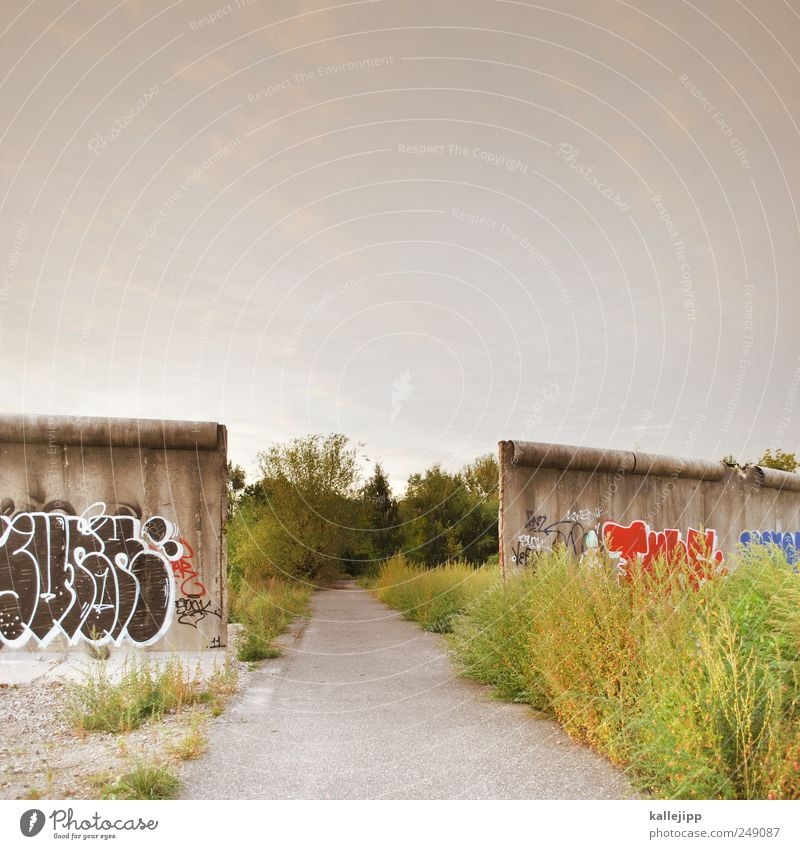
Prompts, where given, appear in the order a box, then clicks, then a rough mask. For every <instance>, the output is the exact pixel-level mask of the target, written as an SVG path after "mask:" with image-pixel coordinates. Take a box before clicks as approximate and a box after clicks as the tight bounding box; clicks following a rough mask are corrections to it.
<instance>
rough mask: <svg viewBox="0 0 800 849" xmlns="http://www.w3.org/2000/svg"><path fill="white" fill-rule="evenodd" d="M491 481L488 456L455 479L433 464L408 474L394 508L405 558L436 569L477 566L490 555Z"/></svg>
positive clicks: (493, 470)
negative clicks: (456, 563)
mask: <svg viewBox="0 0 800 849" xmlns="http://www.w3.org/2000/svg"><path fill="white" fill-rule="evenodd" d="M497 480H498V466H497V461H496V460H495V459H494V457H493V456H492V455H490V454H487V455H485V456H483V457H479V458H478V459H477V460H475V461H474V462H473V463H470V464H469V465H467V466H466V467H465V468H464V470H463V471H462V472H460V473H457V474H451V473H449V472H446V471H444V470H443V469H442V468H441V466H439V465H435V466H432V467H431V468H430V469H428V470H427V471H426V472H425V473H424V474H421V475H420V474H416V475H412V476H411V477H410V478H409V479H408V486H407V488H406V495H405V498H404V499H403V501H402V502H401V505H400V507H401V515H402V518H403V519H404V520H405V521H406V522H407V524H406V525H405V526H404V528H405V533H404V537H405V539H404V548H405V551H406V555H407V556H408V557H409V558H410V559H411V560H415V561H417V562H421V563H425V564H426V565H429V566H436V565H438V564H440V563H444V562H446V561H447V560H453V559H455V558H464V559H466V560H469V561H470V562H472V563H482V562H484V561H485V560H486V559H487V558H489V557H491V556H492V555H493V554H496V553H497V545H498V543H497V514H498V506H499V505H498V501H497Z"/></svg>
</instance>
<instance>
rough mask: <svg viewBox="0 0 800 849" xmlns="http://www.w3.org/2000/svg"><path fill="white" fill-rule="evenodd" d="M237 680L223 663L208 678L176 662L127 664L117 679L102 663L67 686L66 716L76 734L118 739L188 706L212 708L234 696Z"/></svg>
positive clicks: (145, 661) (146, 661) (232, 671)
mask: <svg viewBox="0 0 800 849" xmlns="http://www.w3.org/2000/svg"><path fill="white" fill-rule="evenodd" d="M236 680H237V673H236V668H235V667H234V666H233V665H232V664H227V663H226V664H225V665H224V666H222V667H217V668H216V669H215V670H214V672H213V673H212V674H211V676H210V677H209V678H207V679H206V678H204V677H203V676H202V675H201V674H200V671H199V669H198V670H195V672H194V673H192V672H190V670H189V668H188V667H187V666H185V665H184V664H183V663H182V662H181V660H180V658H178V657H173V658H170V660H168V661H167V662H166V663H164V664H158V663H155V662H151V661H149V660H137V659H135V658H134V659H131V660H129V661H128V662H126V664H125V666H124V667H123V669H122V672H121V674H120V675H119V677H115V676H112V675H109V672H108V667H107V665H106V664H105V662H102V663H99V664H98V665H97V666H96V667H94V668H93V669H92V670H91V671H89V672H87V673H86V674H85V677H84V680H83V681H82V682H81V683H79V684H73V685H71V686H70V688H69V691H68V705H67V713H68V716H69V719H70V721H71V724H72V726H73V727H74V728H75V730H76V731H78V732H93V731H103V732H107V733H111V734H119V733H123V732H127V731H132V730H133V729H134V728H138V727H139V726H140V725H142V724H143V723H144V722H147V721H149V720H151V719H158V718H160V717H162V716H163V715H164V714H167V713H174V712H177V711H180V710H182V709H183V708H184V707H187V706H189V705H195V704H211V705H212V707H213V705H214V704H216V703H218V702H220V701H221V700H224V698H225V697H226V696H228V695H230V694H231V693H233V692H234V690H235V689H236Z"/></svg>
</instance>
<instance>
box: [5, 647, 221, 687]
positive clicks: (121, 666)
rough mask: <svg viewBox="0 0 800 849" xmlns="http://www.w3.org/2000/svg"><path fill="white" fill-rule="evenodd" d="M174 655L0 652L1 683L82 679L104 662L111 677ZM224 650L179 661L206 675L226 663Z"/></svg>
mask: <svg viewBox="0 0 800 849" xmlns="http://www.w3.org/2000/svg"><path fill="white" fill-rule="evenodd" d="M175 657H176V655H175V652H171V651H142V650H139V651H135V650H128V651H121V650H117V651H114V652H111V653H110V654H109V656H108V658H107V659H106V660H97V659H95V658H93V657H91V656H90V655H89V653H88V652H87V651H84V652H62V653H61V654H55V653H54V652H40V653H39V654H31V653H30V652H16V653H11V652H6V653H4V654H0V684H4V685H8V686H18V687H22V686H27V685H29V684H37V683H39V682H42V681H74V682H80V681H83V680H85V678H86V676H87V674H89V675H90V674H92V673H94V672H96V671H97V669H98V665H99V664H105V667H106V673H107V675H108V677H109V679H110V680H112V681H113V680H115V679H117V678H119V677H121V676H122V674H123V673H124V671H125V668H126V666H128V665H129V664H130V663H131V662H146V663H150V664H153V665H154V666H159V665H163V664H166V663H169V662H170V661H171V660H173V659H174V658H175ZM225 657H226V655H225V653H223V652H209V651H198V652H181V653H180V655H179V658H180V661H181V663H182V664H183V665H184V667H185V668H186V669H187V670H189V672H190V673H191V674H194V673H195V672H197V673H198V674H200V675H201V676H202V677H204V678H208V677H209V676H210V675H211V674H212V673H213V672H214V670H215V669H219V668H221V667H222V666H223V665H224V663H225Z"/></svg>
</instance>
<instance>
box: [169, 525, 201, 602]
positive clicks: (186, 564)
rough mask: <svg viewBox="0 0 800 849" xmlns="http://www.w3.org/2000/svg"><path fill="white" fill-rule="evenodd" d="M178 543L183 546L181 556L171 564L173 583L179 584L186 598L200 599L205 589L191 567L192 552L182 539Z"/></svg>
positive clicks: (195, 571)
mask: <svg viewBox="0 0 800 849" xmlns="http://www.w3.org/2000/svg"><path fill="white" fill-rule="evenodd" d="M180 543H181V545H182V546H183V555H182V557H181V558H180V560H176V561H174V562H173V564H172V572H173V574H174V575H175V581H176V582H177V583H179V587H178V588H179V589H180V591H181V593H183V595H185V596H186V597H187V598H202V597H203V596H204V595H205V594H206V587H205V584H204V583H203V582H202V581H201V580H200V577H199V575H198V574H197V570H196V569H195V568H194V566H193V565H192V558H193V557H194V550H193V549H192V547H191V545H189V543H188V542H186V540H185V539H184V538H183V537H181V539H180Z"/></svg>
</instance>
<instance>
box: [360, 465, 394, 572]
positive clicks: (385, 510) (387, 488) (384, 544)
mask: <svg viewBox="0 0 800 849" xmlns="http://www.w3.org/2000/svg"><path fill="white" fill-rule="evenodd" d="M361 502H362V509H363V521H364V527H365V528H366V529H368V531H369V534H368V538H367V540H366V542H367V545H366V546H365V547H366V548H367V550H368V552H367V553H368V557H370V558H372V559H379V560H380V559H384V558H386V557H390V556H391V555H392V554H394V553H395V552H396V550H397V547H398V546H399V544H400V538H399V527H398V524H399V521H400V510H399V508H398V505H397V499H396V498H395V497H394V496H393V495H392V487H391V484H390V483H389V478H388V477H387V475H386V472H384V470H383V467H382V466H381V464H380V463H376V464H375V471H374V472H373V474H372V477H371V478H369V480H367V482H366V483H365V484H364V486H363V487H362V489H361Z"/></svg>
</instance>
